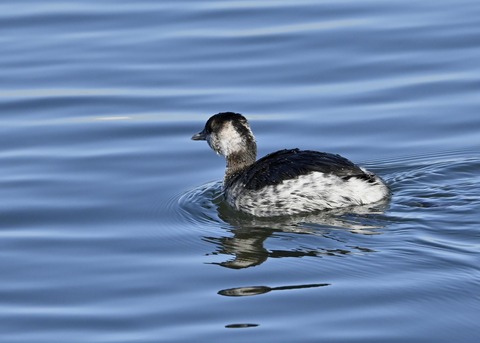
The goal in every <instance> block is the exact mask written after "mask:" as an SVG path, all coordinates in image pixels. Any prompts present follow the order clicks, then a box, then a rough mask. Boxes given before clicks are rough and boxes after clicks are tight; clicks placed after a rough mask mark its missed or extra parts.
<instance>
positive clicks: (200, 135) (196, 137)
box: [192, 130, 207, 141]
mask: <svg viewBox="0 0 480 343" xmlns="http://www.w3.org/2000/svg"><path fill="white" fill-rule="evenodd" d="M192 140H194V141H205V140H207V133H206V132H205V130H203V131H201V132H199V133H196V134H194V135H193V136H192Z"/></svg>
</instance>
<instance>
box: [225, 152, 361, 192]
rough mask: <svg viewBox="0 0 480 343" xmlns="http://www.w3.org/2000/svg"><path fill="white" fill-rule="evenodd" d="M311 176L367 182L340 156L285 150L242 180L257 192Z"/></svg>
mask: <svg viewBox="0 0 480 343" xmlns="http://www.w3.org/2000/svg"><path fill="white" fill-rule="evenodd" d="M311 172H320V173H324V174H333V175H337V176H339V177H341V178H344V177H347V178H349V177H353V176H355V177H359V176H360V177H366V178H368V175H367V174H365V172H364V171H363V170H361V169H360V168H359V167H358V166H357V165H355V164H354V163H352V162H350V161H349V160H347V159H346V158H344V157H342V156H340V155H334V154H329V153H326V152H319V151H312V150H299V149H291V150H287V149H285V150H280V151H277V152H274V153H271V154H268V155H266V156H265V157H262V158H261V159H259V160H258V161H257V162H255V163H254V164H252V165H251V166H250V167H248V168H247V169H246V170H244V171H243V173H242V174H241V178H242V183H243V184H244V186H245V188H246V189H252V190H258V189H260V188H263V187H265V186H272V185H277V184H280V183H282V182H283V181H284V180H288V179H294V178H296V177H298V176H300V175H305V174H309V173H311ZM237 178H238V176H237ZM237 178H234V179H233V180H232V181H231V182H235V181H236V179H237Z"/></svg>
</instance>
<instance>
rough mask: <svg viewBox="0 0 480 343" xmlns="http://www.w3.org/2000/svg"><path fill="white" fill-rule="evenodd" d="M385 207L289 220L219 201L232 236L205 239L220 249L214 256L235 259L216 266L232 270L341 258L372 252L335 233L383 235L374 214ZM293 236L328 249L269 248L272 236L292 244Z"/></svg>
mask: <svg viewBox="0 0 480 343" xmlns="http://www.w3.org/2000/svg"><path fill="white" fill-rule="evenodd" d="M385 207H386V203H381V204H376V206H375V207H357V208H353V209H349V210H348V211H347V210H343V211H339V210H336V211H329V212H321V213H316V214H309V215H304V216H296V217H288V218H283V217H277V218H257V217H253V216H249V215H245V214H242V213H239V212H238V211H235V210H233V209H231V208H230V207H229V206H228V205H226V204H225V203H224V202H223V201H218V202H217V210H218V216H219V218H220V219H221V220H222V221H224V222H225V223H228V224H229V227H228V228H227V229H226V231H227V232H228V233H229V235H228V236H220V237H218V236H217V237H213V236H207V237H203V239H204V240H205V241H207V242H210V243H213V244H214V245H215V246H216V250H215V251H214V252H212V253H211V254H210V255H219V256H223V255H228V256H231V258H229V259H228V260H226V261H223V262H215V263H213V264H217V265H220V266H222V267H226V268H231V269H242V268H248V267H253V266H258V265H260V264H262V263H264V262H265V261H267V260H268V258H283V257H306V256H340V255H348V254H351V253H352V252H362V253H366V252H372V250H371V249H369V248H365V247H360V246H352V245H351V244H349V243H348V242H345V241H342V240H341V239H339V238H338V237H336V235H335V234H333V232H335V230H343V231H345V230H346V231H347V232H350V233H352V234H361V235H375V234H380V233H381V229H382V228H383V224H382V222H381V221H380V220H375V218H373V219H372V218H371V215H380V214H382V213H383V211H384V210H385ZM292 234H293V235H313V236H316V237H319V238H321V240H322V241H323V242H325V246H324V247H318V246H314V247H305V246H304V245H303V246H298V247H295V248H290V249H288V248H280V249H267V248H266V247H265V242H266V241H267V239H269V238H271V237H275V238H285V239H286V240H288V242H290V243H291V242H292V240H291V237H292ZM325 239H326V240H325ZM309 245H311V244H309ZM332 245H333V247H332ZM339 246H340V247H339Z"/></svg>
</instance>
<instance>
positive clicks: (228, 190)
mask: <svg viewBox="0 0 480 343" xmlns="http://www.w3.org/2000/svg"><path fill="white" fill-rule="evenodd" d="M192 140H195V141H200V140H204V141H207V143H208V145H209V146H210V147H211V148H212V149H213V150H214V151H215V152H216V153H217V154H219V155H221V156H223V157H224V158H225V159H226V170H225V176H224V179H223V195H224V198H225V200H226V202H227V203H228V204H229V205H230V206H231V207H233V208H235V209H236V210H238V211H240V212H243V213H248V214H250V215H253V216H256V217H275V216H291V215H297V214H302V213H309V212H314V211H322V210H329V209H335V208H345V207H350V206H360V205H367V204H374V203H377V202H380V201H382V200H384V199H386V198H388V197H389V196H390V189H389V187H388V186H387V184H386V183H385V182H384V181H383V180H382V179H381V178H380V177H379V176H377V175H375V174H374V173H372V172H370V171H368V170H366V169H364V168H362V167H359V166H357V165H356V164H354V163H353V162H351V161H349V160H348V159H346V158H344V157H342V156H340V155H338V154H331V153H326V152H319V151H312V150H300V149H298V148H295V149H283V150H279V151H276V152H273V153H270V154H268V155H266V156H264V157H262V158H260V159H259V160H257V144H256V140H255V137H254V135H253V132H252V130H251V128H250V124H249V123H248V121H247V119H246V118H245V117H244V116H243V115H242V114H240V113H235V112H222V113H218V114H215V115H213V116H211V117H210V118H209V119H208V120H207V122H206V124H205V127H204V128H203V130H202V131H200V132H199V133H197V134H194V135H193V136H192Z"/></svg>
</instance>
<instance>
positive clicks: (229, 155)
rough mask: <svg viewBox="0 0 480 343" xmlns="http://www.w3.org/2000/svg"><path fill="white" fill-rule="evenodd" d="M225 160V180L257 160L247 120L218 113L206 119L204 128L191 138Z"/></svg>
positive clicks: (231, 114)
mask: <svg viewBox="0 0 480 343" xmlns="http://www.w3.org/2000/svg"><path fill="white" fill-rule="evenodd" d="M192 139H193V140H195V141H200V140H206V141H207V142H208V145H210V147H211V148H212V149H213V150H214V151H215V152H216V153H217V154H220V155H222V156H224V157H225V159H226V160H227V175H226V178H228V177H229V176H232V175H233V174H235V173H237V172H239V171H241V170H243V169H244V168H246V167H248V166H249V165H251V164H252V163H254V162H255V160H256V158H257V144H256V143H255V137H254V136H253V133H252V130H251V129H250V125H249V124H248V121H247V119H246V118H245V117H244V116H242V115H241V114H239V113H233V112H224V113H218V114H215V115H214V116H212V117H210V119H208V121H207V123H206V124H205V128H204V129H203V130H202V131H201V132H199V133H197V134H195V135H193V136H192Z"/></svg>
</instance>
